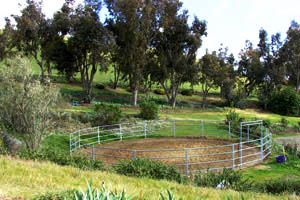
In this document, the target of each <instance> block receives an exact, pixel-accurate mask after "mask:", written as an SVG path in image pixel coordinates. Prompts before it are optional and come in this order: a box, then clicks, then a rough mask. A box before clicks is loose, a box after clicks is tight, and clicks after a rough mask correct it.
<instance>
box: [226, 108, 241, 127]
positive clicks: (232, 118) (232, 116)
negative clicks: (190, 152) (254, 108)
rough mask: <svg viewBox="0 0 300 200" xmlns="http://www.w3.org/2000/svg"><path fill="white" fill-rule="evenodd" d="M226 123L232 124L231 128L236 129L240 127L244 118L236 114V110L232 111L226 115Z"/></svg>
mask: <svg viewBox="0 0 300 200" xmlns="http://www.w3.org/2000/svg"><path fill="white" fill-rule="evenodd" d="M226 121H227V123H228V122H230V123H231V124H230V126H231V127H232V128H234V129H236V128H239V127H240V122H242V121H243V118H242V117H240V115H239V114H238V113H237V112H235V110H233V109H230V110H229V111H228V112H227V114H226Z"/></svg>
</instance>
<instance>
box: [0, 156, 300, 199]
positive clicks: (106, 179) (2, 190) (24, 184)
mask: <svg viewBox="0 0 300 200" xmlns="http://www.w3.org/2000/svg"><path fill="white" fill-rule="evenodd" d="M0 177H1V178H0V197H4V198H17V197H22V198H25V199H30V198H32V197H36V196H38V195H41V194H45V193H47V192H60V191H64V190H68V189H85V188H86V186H87V182H88V181H90V182H92V185H93V186H94V187H98V188H100V187H101V185H102V184H103V183H104V184H105V186H106V187H108V188H110V189H111V190H113V191H115V190H116V191H122V190H123V189H124V190H125V191H126V192H127V193H128V194H129V195H134V196H135V197H136V199H147V200H148V199H159V194H160V193H161V192H163V193H166V190H167V189H169V190H170V191H171V192H172V193H173V194H174V195H175V197H177V198H178V199H179V198H180V197H183V198H184V199H185V200H189V199H190V200H195V199H222V200H223V199H260V200H264V199H265V200H267V199H291V196H273V195H268V194H259V193H239V192H235V191H231V190H214V189H211V188H197V187H194V186H191V185H181V184H177V183H174V182H168V181H156V180H151V179H147V178H131V177H126V176H120V175H116V174H113V173H109V172H96V171H93V172H92V171H82V170H79V169H76V168H72V167H61V166H58V165H55V164H52V163H49V162H37V161H23V160H18V159H15V158H12V157H8V156H0ZM242 197H243V198H242ZM294 199H300V198H297V197H296V198H294Z"/></svg>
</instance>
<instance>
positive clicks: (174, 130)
mask: <svg viewBox="0 0 300 200" xmlns="http://www.w3.org/2000/svg"><path fill="white" fill-rule="evenodd" d="M175 126H176V124H175V120H173V137H175Z"/></svg>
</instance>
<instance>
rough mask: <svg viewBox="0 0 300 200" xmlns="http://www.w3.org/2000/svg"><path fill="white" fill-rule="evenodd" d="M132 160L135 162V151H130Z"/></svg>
mask: <svg viewBox="0 0 300 200" xmlns="http://www.w3.org/2000/svg"><path fill="white" fill-rule="evenodd" d="M132 160H136V150H133V151H132Z"/></svg>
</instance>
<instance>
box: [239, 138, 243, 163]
mask: <svg viewBox="0 0 300 200" xmlns="http://www.w3.org/2000/svg"><path fill="white" fill-rule="evenodd" d="M240 169H243V143H242V142H240Z"/></svg>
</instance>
